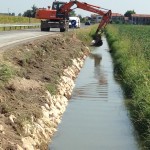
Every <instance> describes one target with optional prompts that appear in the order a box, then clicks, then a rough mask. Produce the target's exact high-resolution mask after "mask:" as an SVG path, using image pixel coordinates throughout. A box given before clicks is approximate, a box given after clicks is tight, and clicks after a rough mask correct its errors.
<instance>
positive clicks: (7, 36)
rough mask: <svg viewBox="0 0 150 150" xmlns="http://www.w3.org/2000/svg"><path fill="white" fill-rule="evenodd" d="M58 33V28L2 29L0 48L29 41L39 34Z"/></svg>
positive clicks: (39, 35)
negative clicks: (51, 29)
mask: <svg viewBox="0 0 150 150" xmlns="http://www.w3.org/2000/svg"><path fill="white" fill-rule="evenodd" d="M59 33H60V32H59V31H58V29H55V30H54V31H51V32H41V31H40V29H32V30H17V31H16V30H15V31H3V32H0V48H3V47H6V46H11V45H13V44H18V43H22V42H25V41H30V40H32V39H35V38H39V37H41V36H47V35H56V34H59Z"/></svg>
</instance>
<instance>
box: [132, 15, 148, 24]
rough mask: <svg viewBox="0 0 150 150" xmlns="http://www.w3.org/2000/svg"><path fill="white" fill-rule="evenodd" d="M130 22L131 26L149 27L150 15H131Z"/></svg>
mask: <svg viewBox="0 0 150 150" xmlns="http://www.w3.org/2000/svg"><path fill="white" fill-rule="evenodd" d="M131 22H132V23H133V24H145V25H146V24H147V25H150V15H147V14H132V15H131Z"/></svg>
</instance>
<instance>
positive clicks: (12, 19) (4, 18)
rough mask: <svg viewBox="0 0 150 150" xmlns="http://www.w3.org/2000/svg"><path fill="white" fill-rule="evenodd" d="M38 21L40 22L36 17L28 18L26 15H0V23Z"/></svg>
mask: <svg viewBox="0 0 150 150" xmlns="http://www.w3.org/2000/svg"><path fill="white" fill-rule="evenodd" d="M29 22H30V23H38V22H40V21H39V20H38V19H35V18H28V17H20V16H7V15H0V23H1V24H3V23H7V24H8V23H29Z"/></svg>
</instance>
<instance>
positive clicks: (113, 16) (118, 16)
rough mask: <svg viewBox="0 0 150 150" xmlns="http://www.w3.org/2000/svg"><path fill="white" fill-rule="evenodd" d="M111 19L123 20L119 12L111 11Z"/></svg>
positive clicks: (115, 20) (114, 20)
mask: <svg viewBox="0 0 150 150" xmlns="http://www.w3.org/2000/svg"><path fill="white" fill-rule="evenodd" d="M111 21H112V22H124V16H123V15H122V14H119V13H112V15H111Z"/></svg>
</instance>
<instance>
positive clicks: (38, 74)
mask: <svg viewBox="0 0 150 150" xmlns="http://www.w3.org/2000/svg"><path fill="white" fill-rule="evenodd" d="M86 50H87V49H85V44H84V43H83V42H81V41H80V40H78V39H77V38H76V36H75V35H74V34H72V33H68V34H66V33H65V34H62V35H56V36H55V37H50V36H49V37H44V38H43V37H42V39H37V40H34V41H31V42H28V43H25V44H21V45H18V46H16V47H13V48H11V49H8V50H6V51H4V52H3V53H2V54H1V58H2V60H1V62H0V64H7V65H9V66H11V68H12V69H13V71H14V75H13V77H11V79H9V80H7V81H3V80H2V79H1V78H0V125H2V126H3V129H0V149H5V150H14V149H16V148H15V144H19V145H22V142H21V136H25V135H24V134H25V133H24V131H23V129H22V127H23V122H30V121H31V115H32V116H34V119H35V120H36V119H37V118H40V117H41V105H42V104H43V103H45V102H46V100H45V98H44V96H45V91H46V89H48V90H49V91H50V92H51V93H52V94H56V93H57V88H56V85H57V82H58V79H59V78H60V76H61V75H62V73H63V70H64V69H65V68H66V67H67V66H69V65H71V63H72V62H71V59H73V58H77V57H82V56H83V55H82V54H83V52H84V53H86ZM11 115H13V116H14V117H15V118H13V121H14V122H12V121H11V119H10V116H11Z"/></svg>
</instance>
